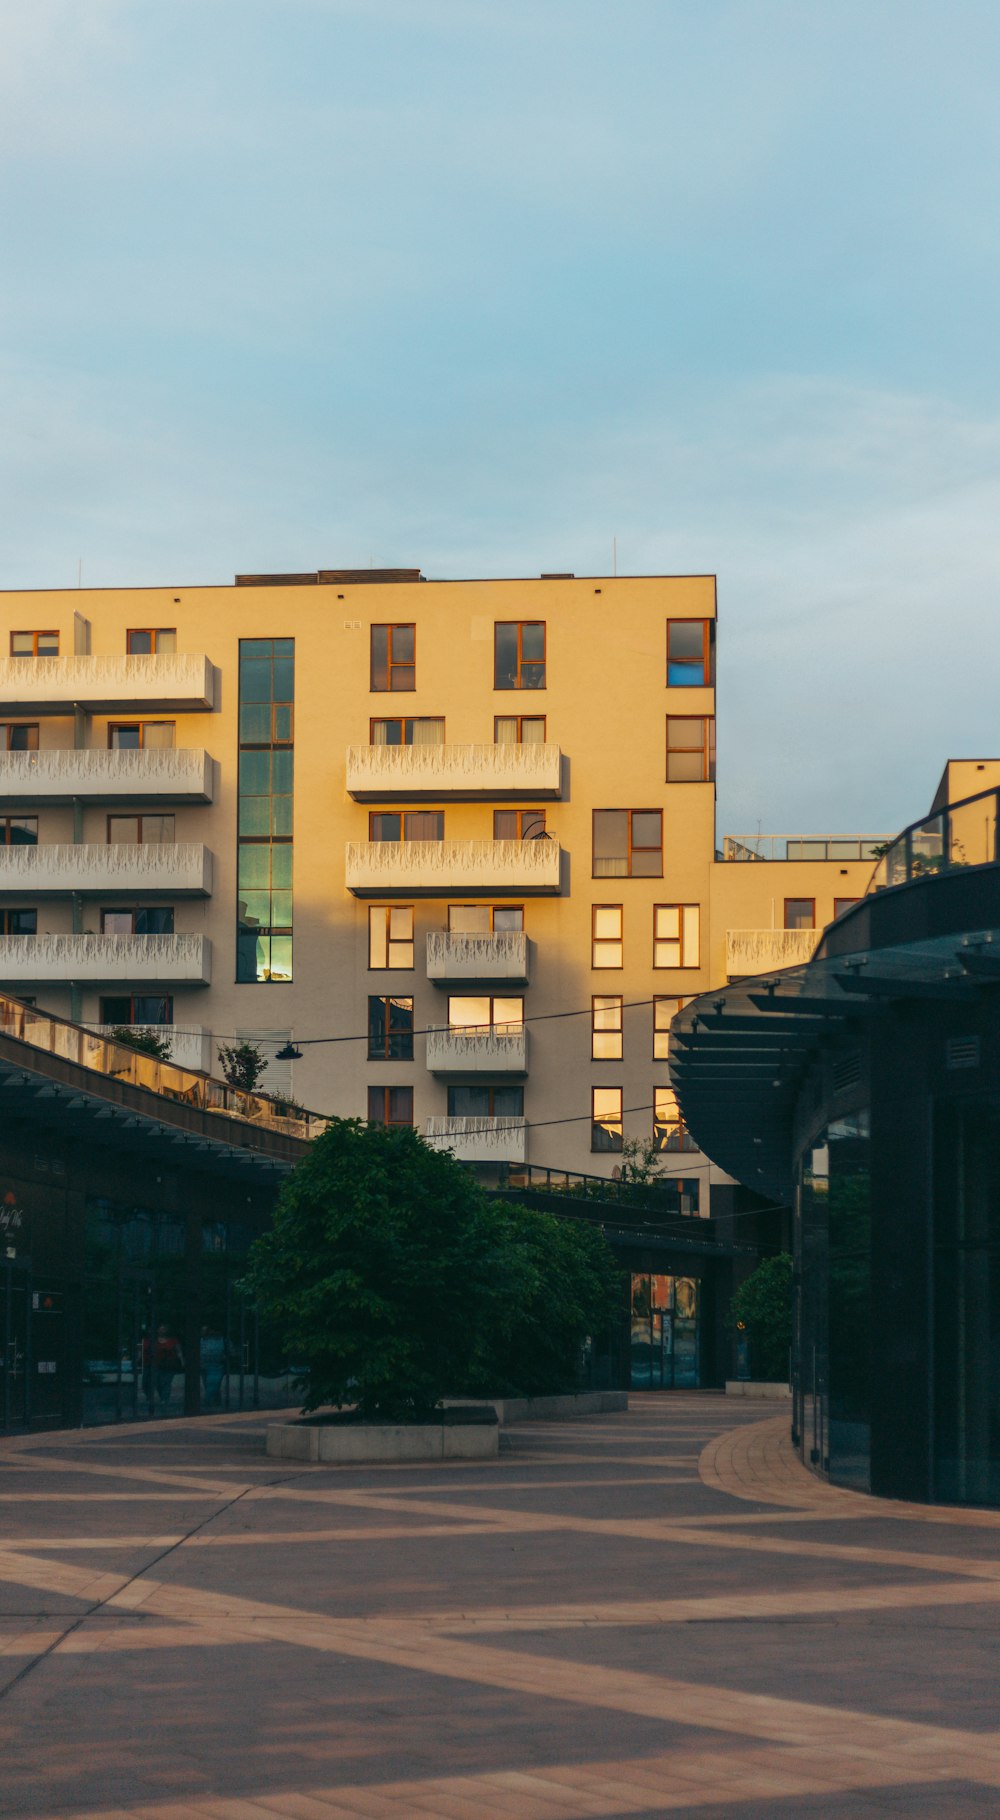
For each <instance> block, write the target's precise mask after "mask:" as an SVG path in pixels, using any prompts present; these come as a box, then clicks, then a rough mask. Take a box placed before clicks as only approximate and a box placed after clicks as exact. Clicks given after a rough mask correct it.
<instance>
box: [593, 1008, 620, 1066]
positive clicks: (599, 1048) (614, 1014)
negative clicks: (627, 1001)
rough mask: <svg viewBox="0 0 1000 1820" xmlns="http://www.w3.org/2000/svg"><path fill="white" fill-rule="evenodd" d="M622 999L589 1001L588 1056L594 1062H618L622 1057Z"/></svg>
mask: <svg viewBox="0 0 1000 1820" xmlns="http://www.w3.org/2000/svg"><path fill="white" fill-rule="evenodd" d="M622 1003H623V1001H622V999H621V997H620V996H618V997H615V998H607V997H605V998H592V999H591V1001H590V1057H591V1061H594V1062H620V1061H621V1059H622Z"/></svg>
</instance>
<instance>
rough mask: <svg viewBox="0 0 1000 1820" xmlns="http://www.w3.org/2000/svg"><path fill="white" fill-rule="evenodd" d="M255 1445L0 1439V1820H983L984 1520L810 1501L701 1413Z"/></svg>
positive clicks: (992, 1622)
mask: <svg viewBox="0 0 1000 1820" xmlns="http://www.w3.org/2000/svg"><path fill="white" fill-rule="evenodd" d="M267 1419H269V1420H273V1419H274V1418H273V1417H269V1418H267ZM263 1429H264V1419H263V1418H261V1417H259V1416H257V1417H246V1416H219V1417H214V1418H210V1419H208V1420H203V1421H201V1422H198V1423H183V1422H173V1423H170V1424H167V1425H163V1424H159V1425H157V1424H149V1425H145V1424H144V1425H141V1426H137V1427H135V1428H129V1429H126V1430H121V1429H117V1430H109V1429H99V1430H91V1431H89V1432H86V1433H73V1434H60V1435H50V1436H45V1437H39V1436H30V1437H21V1438H18V1439H15V1440H10V1441H7V1442H0V1811H2V1812H3V1813H5V1814H9V1815H31V1816H35V1817H36V1820H43V1817H49V1820H55V1817H56V1816H60V1817H61V1820H67V1817H68V1816H72V1817H74V1820H210V1817H212V1820H275V1816H288V1817H289V1820H298V1817H301V1820H313V1817H315V1820H362V1817H367V1820H373V1817H377V1816H382V1817H384V1820H404V1817H410V1820H418V1817H420V1816H438V1817H439V1820H576V1817H577V1816H579V1817H581V1820H582V1817H583V1816H606V1817H607V1820H612V1817H613V1816H615V1815H632V1816H636V1817H638V1820H656V1816H659V1815H666V1814H671V1815H673V1814H680V1815H683V1814H692V1815H694V1814H697V1815H699V1816H700V1817H701V1820H722V1817H723V1816H725V1820H793V1817H797V1816H810V1817H811V1816H815V1820H836V1817H839V1816H841V1815H843V1816H845V1817H846V1816H850V1820H863V1817H864V1816H869V1815H870V1816H875V1815H879V1816H883V1815H888V1814H892V1815H900V1816H902V1815H906V1816H912V1817H914V1820H920V1817H921V1816H923V1815H925V1814H926V1815H931V1814H935V1815H949V1816H950V1815H959V1816H964V1815H969V1816H972V1815H975V1816H976V1817H977V1820H981V1817H982V1816H984V1815H991V1814H997V1813H1000V1712H998V1705H997V1692H996V1689H997V1685H998V1672H997V1671H998V1668H1000V1512H992V1511H978V1510H955V1509H942V1508H936V1509H928V1508H926V1507H924V1506H921V1505H911V1504H899V1503H890V1502H887V1501H885V1500H881V1499H875V1498H867V1497H862V1496H858V1495H856V1494H854V1493H852V1492H847V1491H839V1490H836V1489H834V1488H831V1487H828V1486H824V1485H822V1484H820V1483H819V1482H818V1481H816V1480H815V1479H813V1478H812V1477H811V1475H810V1474H808V1473H807V1472H805V1471H804V1470H803V1468H802V1467H801V1465H800V1463H799V1462H798V1460H797V1459H796V1458H795V1456H794V1454H793V1453H792V1451H791V1448H790V1446H789V1444H788V1438H787V1436H788V1416H787V1413H785V1412H783V1413H781V1414H780V1415H778V1416H768V1417H767V1418H766V1419H764V1420H762V1419H761V1417H760V1413H759V1411H757V1410H754V1409H753V1407H752V1406H750V1407H747V1406H746V1405H739V1404H738V1405H734V1404H733V1403H728V1404H727V1402H726V1399H725V1398H724V1397H721V1396H715V1395H711V1394H707V1393H705V1394H694V1393H692V1394H680V1393H675V1394H663V1395H650V1396H643V1397H637V1398H633V1401H632V1408H631V1409H630V1410H629V1412H628V1414H627V1415H616V1416H601V1417H595V1418H590V1419H581V1420H577V1421H573V1422H565V1423H530V1424H529V1423H525V1424H523V1425H521V1426H519V1427H517V1428H514V1429H512V1430H511V1431H509V1433H508V1434H507V1435H505V1437H504V1447H503V1451H502V1453H501V1457H500V1459H499V1460H498V1461H490V1462H477V1463H465V1462H457V1461H456V1462H453V1463H450V1464H449V1465H447V1466H442V1465H441V1464H440V1463H436V1464H434V1463H429V1464H425V1465H414V1466H407V1467H369V1468H358V1467H352V1468H343V1467H330V1466H295V1467H291V1466H290V1464H289V1463H288V1462H278V1461H273V1462H272V1461H268V1460H267V1459H266V1458H265V1456H264V1452H263Z"/></svg>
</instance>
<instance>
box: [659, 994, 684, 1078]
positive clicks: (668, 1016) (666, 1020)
mask: <svg viewBox="0 0 1000 1820" xmlns="http://www.w3.org/2000/svg"><path fill="white" fill-rule="evenodd" d="M690 1003H691V1000H690V997H689V998H654V1000H653V1060H654V1062H665V1061H666V1060H667V1057H668V1056H669V1054H670V1026H671V1024H672V1023H673V1021H674V1018H675V1017H676V1016H677V1013H678V1011H680V1009H681V1007H682V1006H683V1005H689V1004H690Z"/></svg>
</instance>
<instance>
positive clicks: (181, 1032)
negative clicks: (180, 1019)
mask: <svg viewBox="0 0 1000 1820" xmlns="http://www.w3.org/2000/svg"><path fill="white" fill-rule="evenodd" d="M148 1028H149V1025H147V1024H88V1025H87V1029H88V1030H93V1031H95V1032H96V1034H97V1035H98V1036H110V1035H111V1033H112V1031H113V1030H147V1029H148ZM155 1034H156V1035H157V1036H160V1037H164V1038H165V1039H166V1041H167V1042H168V1043H169V1044H170V1060H171V1061H172V1062H176V1064H177V1066H178V1068H195V1069H197V1071H198V1073H199V1074H210V1073H211V1071H212V1039H211V1036H210V1034H209V1032H208V1031H207V1030H203V1029H202V1027H201V1025H200V1024H157V1025H156V1027H155Z"/></svg>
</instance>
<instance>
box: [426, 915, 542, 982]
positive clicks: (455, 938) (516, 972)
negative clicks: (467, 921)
mask: <svg viewBox="0 0 1000 1820" xmlns="http://www.w3.org/2000/svg"><path fill="white" fill-rule="evenodd" d="M427 978H428V979H429V980H430V981H431V982H432V984H433V985H435V986H441V987H450V986H492V985H495V984H500V985H505V986H526V985H527V984H528V938H527V936H526V935H518V934H514V933H506V932H505V933H503V934H500V935H452V934H451V933H450V931H449V930H447V929H431V930H430V931H429V932H428V936H427Z"/></svg>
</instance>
